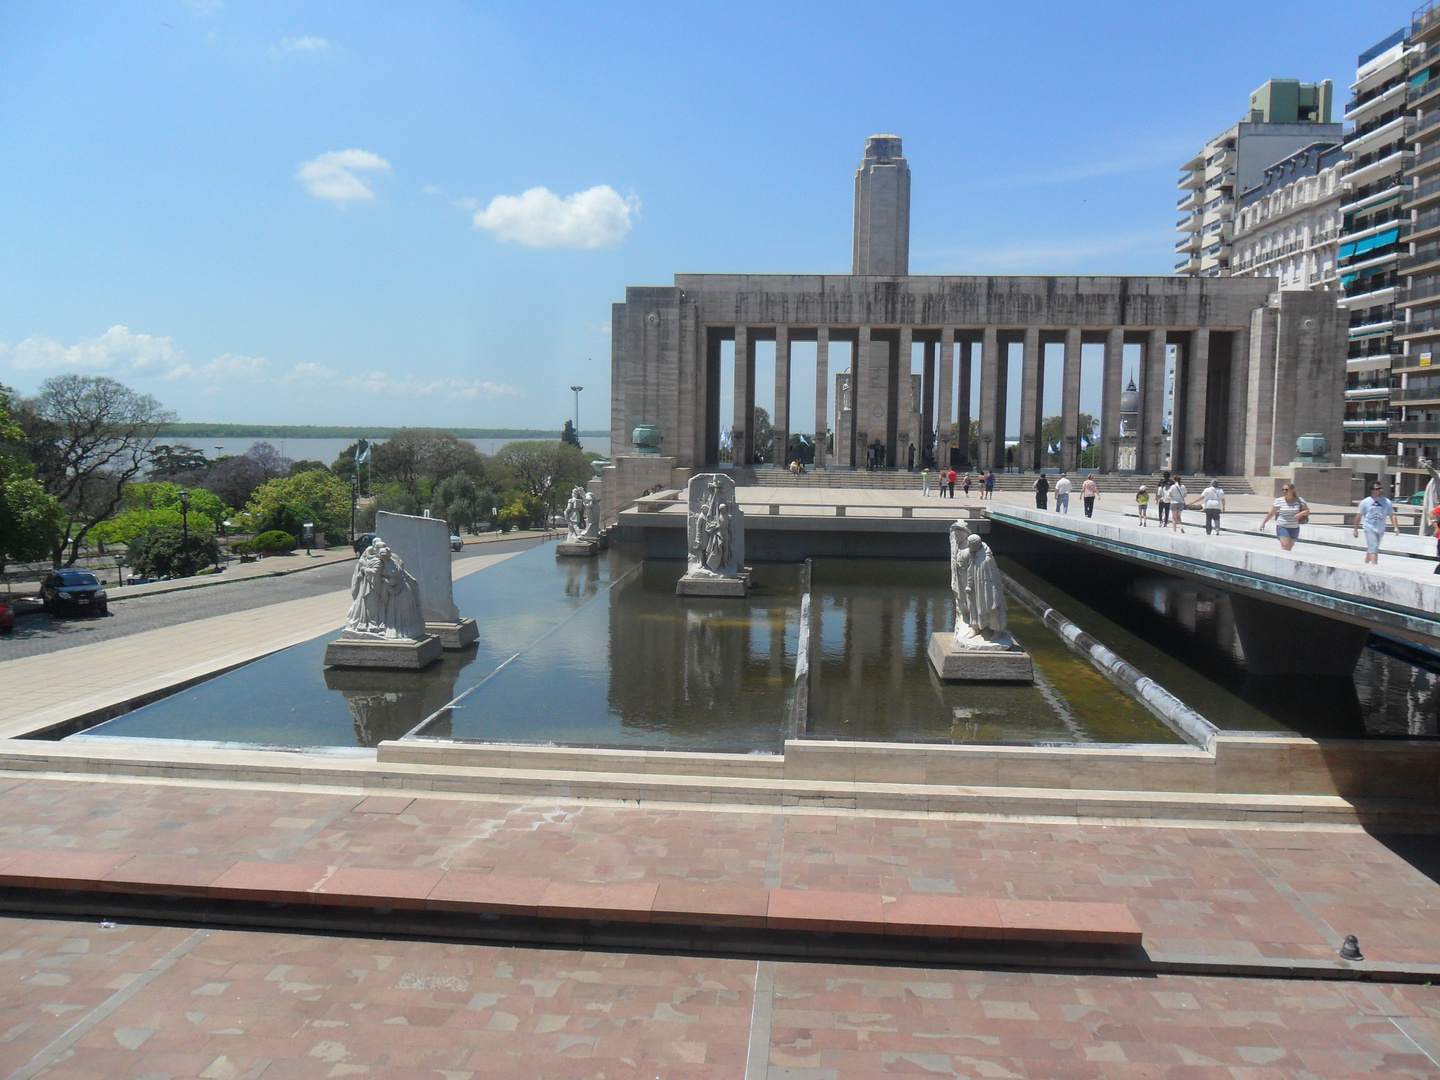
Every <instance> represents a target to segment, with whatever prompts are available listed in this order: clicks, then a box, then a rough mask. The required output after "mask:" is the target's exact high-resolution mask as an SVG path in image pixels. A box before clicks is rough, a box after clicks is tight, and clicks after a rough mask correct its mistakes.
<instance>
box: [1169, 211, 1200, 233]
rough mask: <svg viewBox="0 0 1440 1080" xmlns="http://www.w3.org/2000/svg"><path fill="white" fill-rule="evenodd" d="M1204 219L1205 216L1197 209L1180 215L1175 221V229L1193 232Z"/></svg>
mask: <svg viewBox="0 0 1440 1080" xmlns="http://www.w3.org/2000/svg"><path fill="white" fill-rule="evenodd" d="M1204 220H1205V216H1204V215H1203V214H1201V213H1200V212H1199V211H1198V210H1197V211H1196V212H1195V213H1193V214H1190V215H1189V216H1188V217H1182V218H1181V219H1180V220H1179V221H1177V222H1175V230H1176V231H1177V232H1195V231H1196V230H1197V229H1199V228H1200V223H1201V222H1202V221H1204Z"/></svg>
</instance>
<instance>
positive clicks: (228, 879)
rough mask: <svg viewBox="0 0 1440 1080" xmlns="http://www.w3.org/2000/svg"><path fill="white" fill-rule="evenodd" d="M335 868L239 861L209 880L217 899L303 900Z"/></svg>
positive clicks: (210, 892)
mask: <svg viewBox="0 0 1440 1080" xmlns="http://www.w3.org/2000/svg"><path fill="white" fill-rule="evenodd" d="M334 871H335V867H333V866H317V865H314V864H309V863H291V862H283V863H281V862H238V863H236V864H235V865H234V866H232V867H230V869H229V870H226V871H225V872H224V873H223V874H221V875H220V876H219V877H218V878H216V879H215V880H214V881H212V882H211V883H210V885H209V887H208V888H207V890H206V891H207V892H208V893H209V894H210V895H211V896H213V897H215V898H216V899H219V900H261V901H270V900H280V901H288V902H301V903H303V902H304V901H305V900H306V899H307V898H309V897H310V896H312V895H313V893H314V891H315V889H316V888H317V887H318V886H319V884H320V883H321V882H322V881H324V880H325V879H326V878H328V877H329V876H330V875H331V874H332V873H333V872H334Z"/></svg>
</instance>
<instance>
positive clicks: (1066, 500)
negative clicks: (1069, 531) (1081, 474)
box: [1055, 472, 1070, 514]
mask: <svg viewBox="0 0 1440 1080" xmlns="http://www.w3.org/2000/svg"><path fill="white" fill-rule="evenodd" d="M1055 512H1056V513H1057V514H1068V513H1069V512H1070V478H1069V477H1068V476H1066V475H1065V474H1064V473H1063V472H1062V473H1061V474H1060V479H1059V480H1056V481H1055Z"/></svg>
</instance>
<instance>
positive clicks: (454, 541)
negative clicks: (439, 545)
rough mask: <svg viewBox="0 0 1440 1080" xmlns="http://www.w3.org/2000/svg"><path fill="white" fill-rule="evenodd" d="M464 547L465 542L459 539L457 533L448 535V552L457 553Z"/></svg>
mask: <svg viewBox="0 0 1440 1080" xmlns="http://www.w3.org/2000/svg"><path fill="white" fill-rule="evenodd" d="M464 546H465V541H464V540H461V539H460V536H459V534H457V533H451V534H450V550H451V551H459V550H460V549H461V548H463V547H464Z"/></svg>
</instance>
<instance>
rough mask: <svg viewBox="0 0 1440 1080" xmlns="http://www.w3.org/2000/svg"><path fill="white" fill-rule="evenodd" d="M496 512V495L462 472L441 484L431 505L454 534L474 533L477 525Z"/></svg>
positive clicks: (433, 510) (436, 489) (432, 511)
mask: <svg viewBox="0 0 1440 1080" xmlns="http://www.w3.org/2000/svg"><path fill="white" fill-rule="evenodd" d="M494 509H495V493H494V492H492V491H491V490H490V489H489V488H482V487H480V486H479V485H478V484H476V483H475V481H474V480H472V479H470V477H468V476H466V475H464V474H463V473H461V474H459V475H456V476H451V477H447V478H446V479H444V480H442V481H440V483H439V484H437V485H436V486H435V493H434V496H433V497H432V499H431V502H430V512H431V513H432V514H434V515H435V516H436V517H440V518H444V519H445V520H446V522H448V523H449V525H450V531H451V532H453V533H458V532H460V530H461V529H462V528H464V529H471V530H473V529H474V526H475V522H477V521H480V520H482V519H488V518H489V517H490V514H491V512H492V511H493V510H494Z"/></svg>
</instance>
